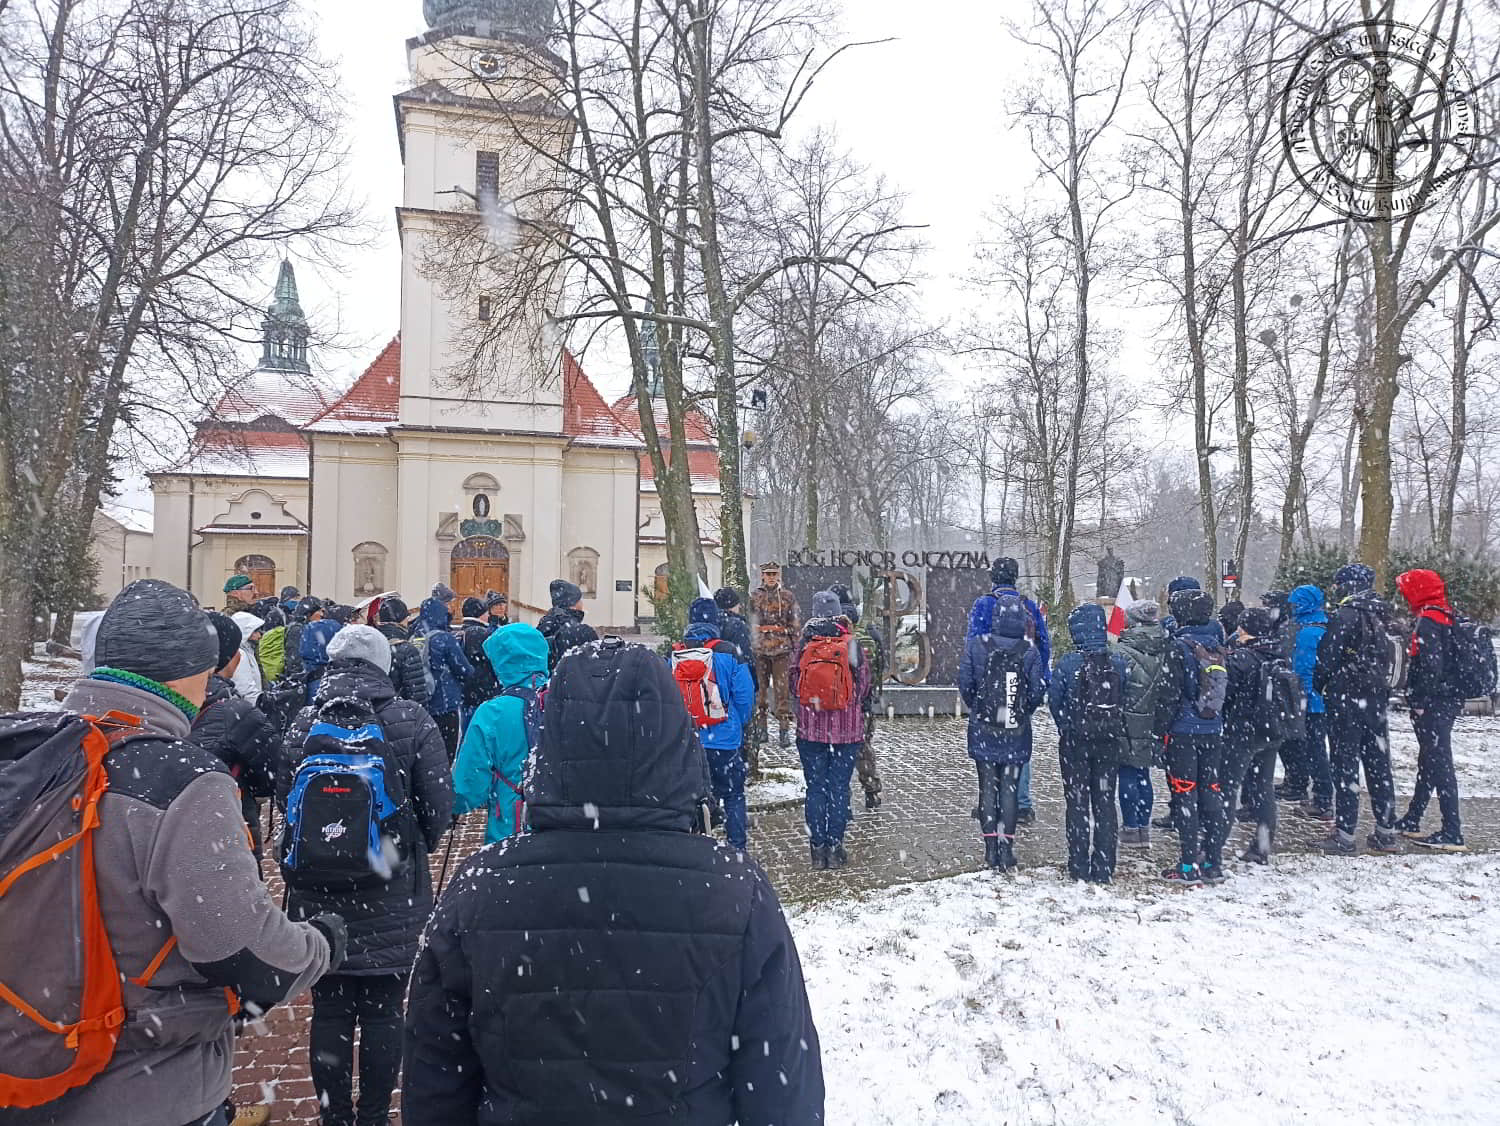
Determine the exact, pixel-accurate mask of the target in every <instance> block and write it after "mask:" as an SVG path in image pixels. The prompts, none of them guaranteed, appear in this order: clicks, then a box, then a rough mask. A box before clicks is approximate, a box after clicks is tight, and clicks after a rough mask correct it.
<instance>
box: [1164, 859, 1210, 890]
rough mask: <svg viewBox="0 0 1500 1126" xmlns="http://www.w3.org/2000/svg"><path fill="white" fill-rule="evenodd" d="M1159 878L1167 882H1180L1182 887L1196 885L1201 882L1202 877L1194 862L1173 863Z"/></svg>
mask: <svg viewBox="0 0 1500 1126" xmlns="http://www.w3.org/2000/svg"><path fill="white" fill-rule="evenodd" d="M1161 878H1162V879H1164V880H1166V881H1168V882H1169V883H1174V884H1181V885H1182V886H1183V887H1192V888H1195V887H1198V886H1200V885H1201V884H1202V883H1203V877H1202V876H1201V875H1200V874H1199V872H1198V865H1196V864H1174V865H1172V867H1170V868H1168V869H1167V870H1166V871H1165V872H1163V873H1162V874H1161Z"/></svg>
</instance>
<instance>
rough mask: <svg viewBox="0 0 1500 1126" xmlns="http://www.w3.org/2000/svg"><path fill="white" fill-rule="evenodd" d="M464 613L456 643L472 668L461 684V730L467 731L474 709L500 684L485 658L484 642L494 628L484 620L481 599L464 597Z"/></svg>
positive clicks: (496, 691)
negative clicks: (472, 671)
mask: <svg viewBox="0 0 1500 1126" xmlns="http://www.w3.org/2000/svg"><path fill="white" fill-rule="evenodd" d="M463 612H464V620H463V621H462V622H460V623H459V627H458V636H459V644H461V645H462V646H463V649H464V656H465V657H467V658H468V660H469V664H471V665H473V666H474V675H473V676H469V677H465V678H464V683H463V699H464V702H463V713H464V727H465V728H467V727H468V725H469V717H470V716H471V715H473V714H474V710H475V709H476V708H478V707H479V705H480V704H482V703H484V702H485V701H486V700H488V699H489V698H490V697H491V696H496V695H499V693H500V684H499V682H498V681H497V680H496V679H495V670H494V669H493V668H491V667H490V662H489V658H488V657H486V656H485V655H484V643H485V641H486V640H487V639H488V638H489V636H490V634H492V633H494V632H495V631H494V627H493V626H491V625H490V624H489V623H488V622H486V621H485V620H484V599H482V598H465V599H464V604H463Z"/></svg>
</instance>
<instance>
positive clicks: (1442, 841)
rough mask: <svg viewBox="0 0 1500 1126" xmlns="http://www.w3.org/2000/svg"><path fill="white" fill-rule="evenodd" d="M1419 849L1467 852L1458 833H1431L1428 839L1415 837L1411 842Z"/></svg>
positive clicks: (1466, 846)
mask: <svg viewBox="0 0 1500 1126" xmlns="http://www.w3.org/2000/svg"><path fill="white" fill-rule="evenodd" d="M1411 843H1412V844H1414V845H1417V846H1419V847H1421V848H1430V849H1432V850H1433V851H1434V852H1468V851H1469V846H1468V845H1466V844H1464V839H1463V837H1462V835H1460V834H1458V833H1444V832H1437V833H1433V834H1432V835H1431V836H1428V837H1417V838H1416V839H1415V840H1413V841H1412V842H1411Z"/></svg>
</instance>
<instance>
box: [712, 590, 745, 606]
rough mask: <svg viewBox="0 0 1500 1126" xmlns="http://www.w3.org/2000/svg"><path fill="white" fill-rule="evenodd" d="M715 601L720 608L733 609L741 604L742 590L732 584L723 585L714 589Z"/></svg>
mask: <svg viewBox="0 0 1500 1126" xmlns="http://www.w3.org/2000/svg"><path fill="white" fill-rule="evenodd" d="M714 601H715V602H716V603H718V606H719V609H720V610H733V609H734V608H735V607H736V606H738V605H739V604H740V592H739V591H737V590H735V589H734V587H732V586H721V587H720V588H719V589H718V590H716V591H714Z"/></svg>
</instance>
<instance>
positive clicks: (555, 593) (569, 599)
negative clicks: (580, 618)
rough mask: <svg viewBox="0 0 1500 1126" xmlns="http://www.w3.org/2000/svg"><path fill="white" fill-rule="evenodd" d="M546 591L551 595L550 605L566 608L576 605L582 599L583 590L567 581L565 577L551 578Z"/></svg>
mask: <svg viewBox="0 0 1500 1126" xmlns="http://www.w3.org/2000/svg"><path fill="white" fill-rule="evenodd" d="M547 593H549V594H550V595H551V596H552V605H553V607H554V608H556V609H559V610H567V609H569V608H571V607H573V606H577V605H578V603H579V602H580V601H581V600H582V599H583V591H581V590H579V589H578V587H576V586H574V585H573V584H572V583H570V582H568V580H567V579H553V580H552V582H551V584H550V585H549V586H548V587H547Z"/></svg>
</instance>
